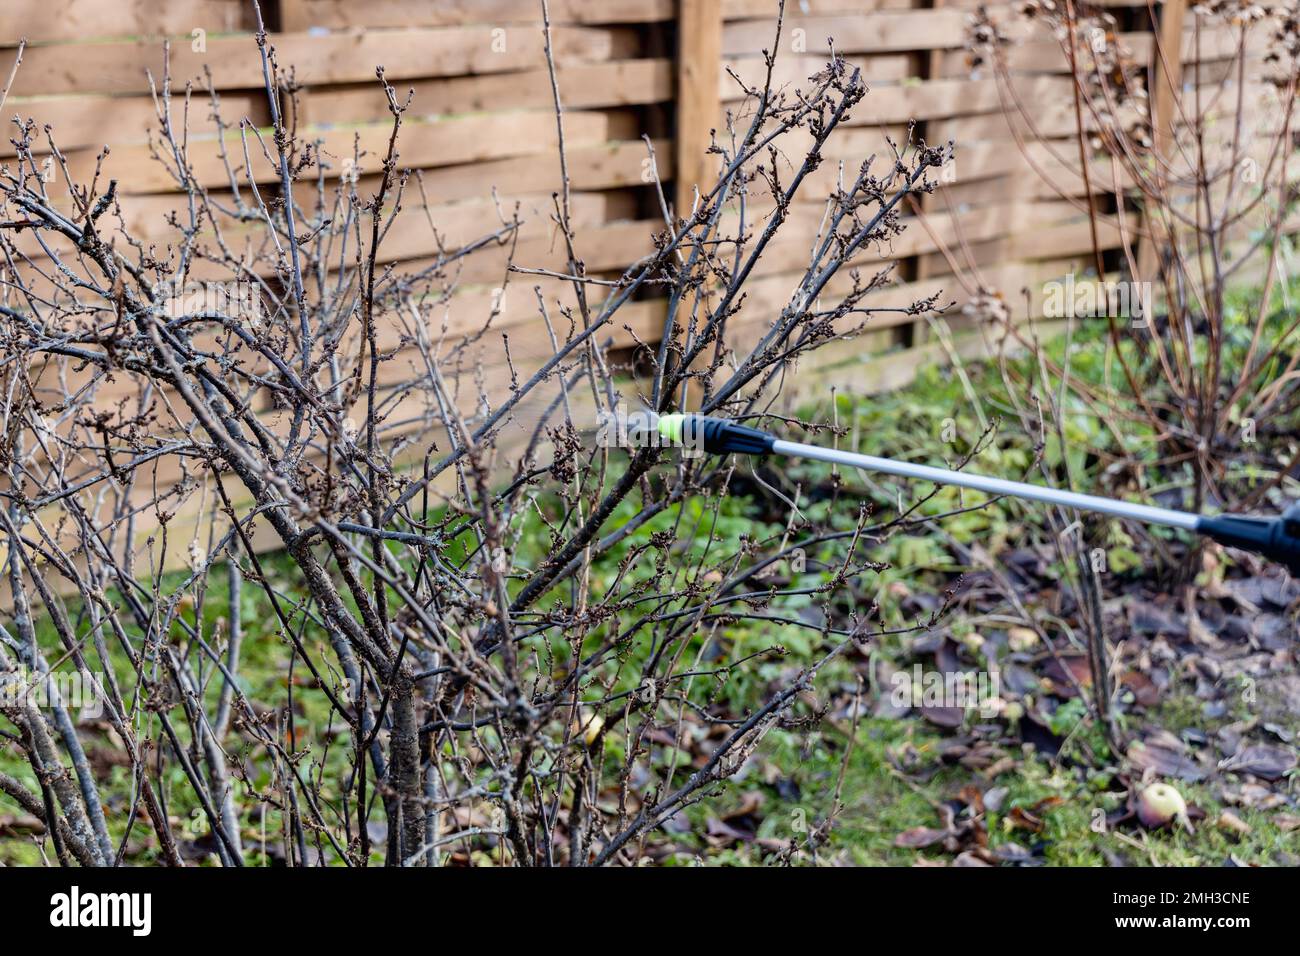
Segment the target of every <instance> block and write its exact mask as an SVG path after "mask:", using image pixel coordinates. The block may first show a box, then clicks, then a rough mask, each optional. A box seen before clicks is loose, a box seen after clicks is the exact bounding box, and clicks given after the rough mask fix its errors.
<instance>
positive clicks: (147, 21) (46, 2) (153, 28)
mask: <svg viewBox="0 0 1300 956" xmlns="http://www.w3.org/2000/svg"><path fill="white" fill-rule="evenodd" d="M264 6H265V4H264ZM254 27H255V21H254V17H253V6H252V4H251V3H247V2H244V0H155V2H143V3H141V2H128V0H4V3H3V4H0V44H7V43H13V42H15V41H17V40H19V39H22V38H26V39H27V40H28V42H30V43H46V42H50V41H55V40H79V41H87V40H94V39H97V38H99V37H122V36H181V35H184V36H186V37H188V36H190V34H191V32H192V31H194V30H196V29H198V30H204V31H206V32H207V33H209V34H213V33H235V32H237V31H240V30H251V29H254Z"/></svg>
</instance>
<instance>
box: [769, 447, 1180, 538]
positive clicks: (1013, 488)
mask: <svg viewBox="0 0 1300 956" xmlns="http://www.w3.org/2000/svg"><path fill="white" fill-rule="evenodd" d="M772 451H773V452H774V453H775V454H778V455H788V456H790V457H794V458H813V459H816V460H817V461H828V462H831V463H832V464H836V465H847V466H849V467H852V468H863V469H865V470H867V471H878V472H881V473H883V474H886V475H897V476H898V477H900V478H920V479H922V480H923V481H933V482H935V483H937V484H941V485H956V486H957V487H959V488H971V489H973V490H975V491H983V492H986V493H987V494H990V495H1009V496H1011V497H1013V498H1028V499H1029V500H1031V501H1045V502H1047V503H1048V504H1054V505H1064V506H1065V507H1067V508H1078V509H1079V510H1080V511H1096V512H1100V513H1101V514H1106V515H1114V516H1115V517H1117V518H1129V519H1131V520H1133V521H1141V522H1144V523H1146V524H1161V525H1167V526H1168V527H1171V528H1182V529H1184V530H1186V531H1195V530H1196V529H1197V522H1198V521H1199V520H1200V516H1199V515H1194V514H1192V513H1190V512H1187V511H1174V510H1172V509H1170V508H1153V507H1151V506H1149V505H1136V504H1131V503H1129V502H1127V501H1114V500H1112V499H1110V498H1098V497H1096V496H1095V495H1081V494H1078V493H1077V492H1073V491H1060V490H1058V489H1056V488H1046V487H1044V486H1042V485H1030V484H1026V483H1025V482H1023V481H1007V480H1005V479H1003V478H989V477H986V476H985V475H970V474H967V473H966V472H963V471H949V470H948V469H946V468H931V467H930V466H929V465H913V464H911V463H909V462H905V461H894V460H893V459H890V458H875V457H873V456H871V455H859V454H856V453H854V452H850V451H839V450H838V449H835V448H822V447H820V446H818V445H803V444H800V443H799V442H793V441H781V440H780V439H777V440H776V442H775V443H774V444H773V445H772Z"/></svg>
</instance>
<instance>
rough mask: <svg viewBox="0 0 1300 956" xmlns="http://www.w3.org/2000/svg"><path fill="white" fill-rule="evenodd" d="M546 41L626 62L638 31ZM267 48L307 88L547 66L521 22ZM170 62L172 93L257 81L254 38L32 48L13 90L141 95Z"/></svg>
mask: <svg viewBox="0 0 1300 956" xmlns="http://www.w3.org/2000/svg"><path fill="white" fill-rule="evenodd" d="M552 35H553V42H554V48H555V52H556V57H557V58H560V59H563V60H564V61H566V62H570V63H582V62H593V61H602V60H610V59H618V58H625V57H628V56H630V55H631V54H632V53H633V52H634V51H635V49H636V36H635V34H634V33H633V32H632V31H631V30H630V29H628V28H624V27H614V28H597V27H556V28H555V29H554V30H553V31H552ZM273 45H274V47H275V51H276V56H277V59H278V60H279V62H280V63H282V64H284V65H285V66H286V67H288V66H289V65H292V66H293V68H294V72H295V77H296V79H297V80H298V82H300V83H306V84H321V83H360V82H374V81H375V80H374V77H375V68H376V67H377V66H383V67H384V69H385V71H386V75H387V76H388V78H389V80H392V81H398V80H406V79H412V78H418V77H430V76H460V75H462V74H465V73H506V72H510V71H512V70H526V69H536V68H538V67H543V66H545V64H546V57H545V54H544V51H543V37H542V34H541V31H539V30H536V29H533V28H532V27H521V26H507V27H451V28H447V29H413V30H367V31H364V32H361V33H355V34H353V33H348V34H330V35H327V36H317V35H314V34H308V33H287V34H279V35H277V36H275V37H274V39H273ZM168 62H170V66H171V76H172V84H173V87H174V88H176V89H180V88H183V86H184V83H185V82H186V81H189V80H193V81H194V82H195V83H196V84H202V83H203V76H204V67H205V66H206V67H207V68H209V69H210V70H211V72H212V77H213V83H215V84H216V86H217V88H219V89H240V88H243V89H248V88H255V87H260V86H262V85H263V80H262V64H261V59H260V57H259V56H258V52H257V46H256V44H255V42H254V40H253V37H251V36H234V37H212V36H210V37H208V38H207V49H206V51H204V52H195V51H194V50H193V49H192V48H191V44H190V43H189V42H188V38H186V41H185V42H183V43H176V44H173V45H172V46H171V54H170V57H169V58H164V56H163V45H162V43H160V42H158V41H156V40H140V41H135V42H112V43H77V44H58V45H54V46H45V47H35V48H32V49H30V50H28V51H27V53H26V55H25V56H24V58H23V65H22V69H20V70H19V71H18V76H17V78H16V79H15V81H14V88H13V89H12V90H11V94H12V95H14V96H38V95H41V96H43V95H48V94H51V93H74V92H76V93H143V92H147V90H148V85H147V81H146V71H152V73H153V76H154V78H155V80H156V81H157V82H161V78H162V75H163V69H164V66H165V65H166V64H167V63H168Z"/></svg>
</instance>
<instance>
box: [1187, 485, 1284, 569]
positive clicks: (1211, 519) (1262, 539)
mask: <svg viewBox="0 0 1300 956" xmlns="http://www.w3.org/2000/svg"><path fill="white" fill-rule="evenodd" d="M1196 530H1197V532H1198V533H1199V534H1203V535H1207V536H1208V537H1211V538H1213V539H1214V540H1215V541H1217V542H1219V544H1224V545H1227V546H1228V547H1230V548H1240V549H1241V550H1243V551H1253V552H1255V553H1256V554H1261V555H1263V556H1264V557H1266V558H1268V559H1269V560H1270V561H1276V562H1278V563H1279V564H1285V565H1286V566H1287V567H1288V568H1289V569H1290V570H1291V573H1292V574H1295V575H1300V503H1297V504H1294V505H1292V506H1291V507H1289V508H1287V510H1286V511H1285V512H1284V513H1283V514H1282V515H1281V516H1279V517H1276V518H1248V517H1244V516H1241V515H1213V516H1210V515H1206V516H1204V517H1202V518H1201V519H1200V520H1199V521H1198V522H1197V523H1196Z"/></svg>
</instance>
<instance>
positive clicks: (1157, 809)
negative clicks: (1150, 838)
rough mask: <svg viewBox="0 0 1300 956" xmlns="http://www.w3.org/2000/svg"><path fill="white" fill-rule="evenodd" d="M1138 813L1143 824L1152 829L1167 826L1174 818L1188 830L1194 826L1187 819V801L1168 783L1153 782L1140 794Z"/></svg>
mask: <svg viewBox="0 0 1300 956" xmlns="http://www.w3.org/2000/svg"><path fill="white" fill-rule="evenodd" d="M1137 815H1138V819H1139V820H1141V821H1142V825H1143V826H1144V827H1148V828H1150V829H1156V828H1158V827H1163V826H1166V825H1167V824H1169V823H1170V822H1171V821H1173V820H1177V821H1178V822H1179V823H1181V824H1182V825H1183V826H1185V827H1186V828H1187V829H1188V830H1190V829H1191V828H1192V824H1191V821H1190V820H1188V819H1187V802H1186V801H1185V800H1183V795H1182V794H1181V793H1179V792H1178V791H1177V790H1175V789H1174V788H1173V787H1171V786H1169V784H1167V783H1153V784H1151V785H1150V786H1149V787H1147V788H1146V789H1145V790H1143V791H1142V793H1141V794H1139V795H1138V801H1137Z"/></svg>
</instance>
